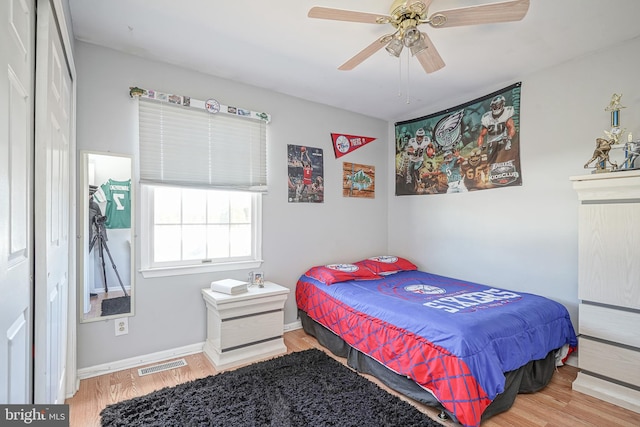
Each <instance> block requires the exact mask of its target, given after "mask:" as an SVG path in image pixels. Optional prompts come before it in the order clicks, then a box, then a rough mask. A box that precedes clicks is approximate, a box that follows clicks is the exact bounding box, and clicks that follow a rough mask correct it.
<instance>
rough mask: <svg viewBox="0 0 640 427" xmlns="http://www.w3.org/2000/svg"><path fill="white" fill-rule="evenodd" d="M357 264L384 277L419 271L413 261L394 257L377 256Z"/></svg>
mask: <svg viewBox="0 0 640 427" xmlns="http://www.w3.org/2000/svg"><path fill="white" fill-rule="evenodd" d="M355 264H356V265H358V266H361V267H365V268H366V269H368V270H371V271H372V272H373V273H375V274H379V275H382V276H384V275H387V274H393V273H397V272H398V271H411V270H417V269H418V267H417V266H416V265H415V264H414V263H412V262H411V261H409V260H407V259H404V258H400V257H397V256H392V255H384V256H375V257H372V258H368V259H364V260H362V261H358V262H356V263H355Z"/></svg>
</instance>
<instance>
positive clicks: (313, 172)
mask: <svg viewBox="0 0 640 427" xmlns="http://www.w3.org/2000/svg"><path fill="white" fill-rule="evenodd" d="M287 168H288V175H289V179H288V181H289V182H288V199H289V203H322V202H324V163H323V154H322V148H314V147H307V146H302V145H287Z"/></svg>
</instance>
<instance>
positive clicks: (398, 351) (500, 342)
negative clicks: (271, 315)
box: [296, 271, 577, 425]
mask: <svg viewBox="0 0 640 427" xmlns="http://www.w3.org/2000/svg"><path fill="white" fill-rule="evenodd" d="M296 298H297V300H298V306H299V307H300V308H301V309H302V310H304V311H305V312H307V314H309V315H310V317H312V318H313V319H314V320H316V321H318V322H319V323H321V324H323V325H324V326H325V327H327V328H329V329H331V330H333V331H334V332H335V333H336V334H338V335H340V336H341V337H343V339H345V341H347V342H348V343H349V344H350V345H352V346H353V347H355V348H357V349H358V350H360V351H363V352H364V353H366V354H368V355H369V356H371V357H373V358H374V359H376V360H378V361H379V362H381V363H383V364H385V365H387V366H388V367H390V368H391V369H393V370H394V371H396V372H398V373H400V374H403V375H407V376H410V377H411V378H413V379H414V380H415V381H416V382H418V383H419V384H421V385H422V386H423V387H425V388H427V389H429V390H430V391H431V392H432V393H433V394H434V395H435V396H436V397H437V398H438V400H439V401H440V402H441V403H442V404H443V405H444V406H445V408H447V409H449V410H450V411H451V412H453V413H454V414H456V417H457V418H458V420H459V421H460V422H461V423H462V424H464V425H479V423H480V416H481V414H482V411H483V410H484V408H486V406H488V404H490V403H491V401H492V400H493V399H494V398H495V397H496V395H497V394H499V393H501V392H502V391H504V383H505V377H504V375H503V373H504V372H508V371H512V370H514V369H517V368H519V367H521V366H523V365H525V364H527V363H528V362H529V361H531V360H538V359H543V358H545V357H546V356H547V354H548V353H549V352H550V351H552V350H555V349H559V348H561V347H563V346H564V345H569V346H571V347H575V346H576V345H577V339H576V335H575V332H574V329H573V326H572V324H571V320H570V317H569V313H568V312H567V310H566V308H565V307H564V306H563V305H561V304H559V303H557V302H555V301H552V300H550V299H548V298H544V297H541V296H538V295H533V294H528V293H523V292H514V291H509V290H504V289H499V288H495V287H490V286H484V285H479V284H476V283H471V282H465V281H461V280H456V279H452V278H448V277H443V276H438V275H435V274H430V273H426V272H422V271H403V272H399V273H395V274H392V275H389V276H387V277H385V278H384V279H379V280H367V281H347V282H340V283H335V284H333V285H325V284H324V283H321V282H318V281H316V280H315V279H312V278H310V277H307V276H302V277H301V278H300V280H299V282H298V288H297V290H296Z"/></svg>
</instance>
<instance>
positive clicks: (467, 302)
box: [423, 288, 522, 313]
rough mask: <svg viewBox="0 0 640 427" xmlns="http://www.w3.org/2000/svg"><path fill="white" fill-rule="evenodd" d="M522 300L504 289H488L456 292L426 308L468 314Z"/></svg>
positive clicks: (429, 304) (438, 299) (435, 300)
mask: <svg viewBox="0 0 640 427" xmlns="http://www.w3.org/2000/svg"><path fill="white" fill-rule="evenodd" d="M520 299H522V295H519V294H517V293H515V292H511V291H505V290H503V289H494V288H491V289H486V290H483V291H476V292H456V293H454V294H452V295H450V296H445V297H441V298H434V299H432V300H431V301H429V302H425V303H424V304H423V305H424V306H425V307H431V308H437V309H439V310H444V311H446V312H447V313H468V312H472V311H476V310H479V309H488V308H492V307H499V306H502V305H505V304H509V303H512V302H515V301H518V300H520Z"/></svg>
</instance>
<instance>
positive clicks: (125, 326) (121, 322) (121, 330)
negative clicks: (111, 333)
mask: <svg viewBox="0 0 640 427" xmlns="http://www.w3.org/2000/svg"><path fill="white" fill-rule="evenodd" d="M115 324H116V336H118V335H126V334H128V333H129V318H127V317H123V318H121V319H116V321H115Z"/></svg>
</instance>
